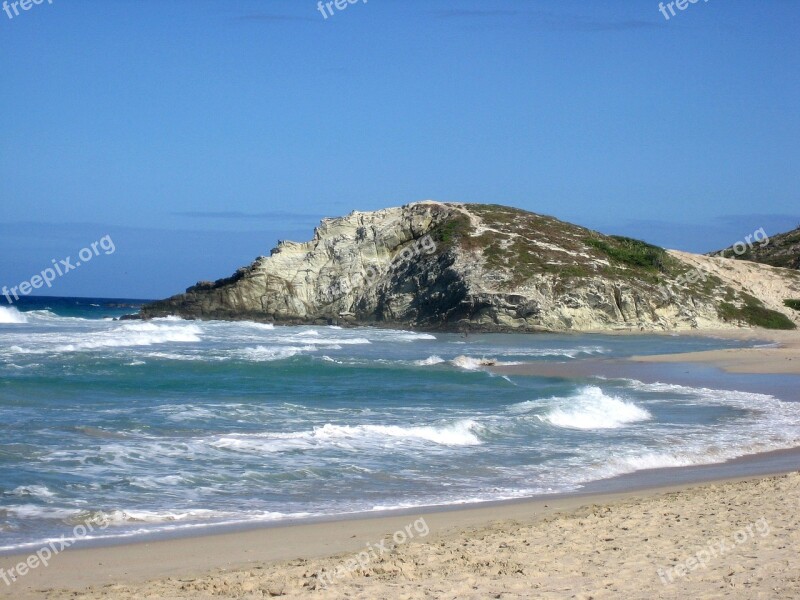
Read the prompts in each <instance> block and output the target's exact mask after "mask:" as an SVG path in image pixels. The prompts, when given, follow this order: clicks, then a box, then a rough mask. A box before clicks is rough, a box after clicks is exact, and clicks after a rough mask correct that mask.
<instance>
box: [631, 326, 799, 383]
mask: <svg viewBox="0 0 800 600" xmlns="http://www.w3.org/2000/svg"><path fill="white" fill-rule="evenodd" d="M700 334H701V335H707V336H713V337H721V338H726V339H745V340H764V341H771V342H773V343H774V344H775V347H762V348H734V349H727V350H709V351H706V352H688V353H685V354H659V355H655V356H634V357H633V358H632V359H631V360H633V361H636V362H664V363H706V364H710V365H714V366H715V367H719V368H720V369H722V370H724V371H727V372H729V373H757V374H771V375H773V374H784V375H800V331H774V330H762V329H758V330H728V329H726V330H721V331H710V332H701V333H700ZM684 335H697V334H696V333H695V332H686V333H685V334H684Z"/></svg>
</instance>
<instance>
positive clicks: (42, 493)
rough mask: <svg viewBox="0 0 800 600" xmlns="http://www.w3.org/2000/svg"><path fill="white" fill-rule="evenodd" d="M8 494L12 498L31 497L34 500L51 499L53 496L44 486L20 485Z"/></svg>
mask: <svg viewBox="0 0 800 600" xmlns="http://www.w3.org/2000/svg"><path fill="white" fill-rule="evenodd" d="M10 494H11V495H12V496H22V497H25V496H33V497H35V498H42V499H46V498H52V497H54V496H55V494H54V493H53V492H51V491H50V490H49V489H48V488H47V486H44V485H21V486H19V487H16V488H14V489H13V490H11V492H10Z"/></svg>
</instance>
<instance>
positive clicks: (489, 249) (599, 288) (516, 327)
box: [141, 201, 800, 331]
mask: <svg viewBox="0 0 800 600" xmlns="http://www.w3.org/2000/svg"><path fill="white" fill-rule="evenodd" d="M696 256H697V255H684V253H678V252H674V253H672V252H667V251H665V250H663V249H661V248H658V247H656V246H652V245H650V244H646V243H644V242H640V241H638V240H633V239H629V238H623V237H618V236H606V235H603V234H601V233H598V232H596V231H592V230H589V229H586V228H583V227H579V226H576V225H571V224H569V223H565V222H563V221H559V220H557V219H554V218H552V217H547V216H542V215H538V214H534V213H530V212H526V211H523V210H519V209H515V208H510V207H504V206H498V205H484V204H456V203H441V202H433V201H425V202H416V203H413V204H408V205H406V206H402V207H398V208H388V209H385V210H379V211H376V212H353V213H351V214H349V215H347V216H346V217H341V218H334V219H325V220H323V221H322V223H321V224H320V225H319V227H317V228H316V230H315V231H314V236H313V239H312V240H311V241H309V242H305V243H295V242H280V243H279V244H278V247H277V248H275V249H273V250H272V253H271V255H270V256H269V257H259V258H258V259H256V261H255V262H254V263H253V264H251V265H250V266H248V267H245V268H242V269H239V270H238V271H237V272H236V273H235V274H234V275H233V276H231V277H229V278H227V279H222V280H219V281H216V282H213V283H212V282H201V283H198V284H197V285H195V286H193V287H190V288H189V289H187V290H186V292H185V293H184V294H180V295H177V296H173V297H172V298H168V299H166V300H162V301H158V302H154V303H151V304H149V305H146V306H145V307H144V308H143V309H142V311H141V316H142V317H143V318H152V317H159V316H166V315H179V316H182V317H187V318H200V319H253V320H259V321H268V322H275V323H287V324H289V323H310V324H311V323H313V324H319V323H327V324H340V325H348V324H353V325H355V324H360V325H379V326H392V327H408V328H415V329H439V330H454V331H466V330H479V331H588V330H614V329H619V330H626V329H627V330H630V329H636V330H676V329H692V328H719V327H736V326H748V325H761V326H768V327H781V328H792V327H794V326H795V323H796V319H797V318H798V313H797V312H796V311H792V310H791V309H789V308H787V307H785V306H783V304H782V303H781V302H779V301H778V300H782V298H781V296H783V295H785V296H786V298H797V297H800V273H798V272H797V271H790V270H788V269H771V268H770V267H765V266H762V265H754V269H755V274H753V273H751V272H750V271H749V270H748V277H758V276H760V273H761V271H760V270H762V269H763V270H764V272H767V270H769V277H768V279H769V281H770V282H772V284H771V287H770V289H771V290H773V292H774V293H773V294H772V295H770V297H769V298H768V302H767V304H765V303H764V299H763V298H759V297H758V294H757V293H756V292H754V291H753V289H752V287H753V286H752V285H750V282H748V281H738V280H736V278H735V277H734V278H732V277H722V276H720V275H721V274H724V273H725V272H726V271H725V269H724V268H722V267H719V265H720V264H723V266H724V263H726V262H730V261H727V260H726V259H713V258H709V257H700V259H702V260H700V262H697V261H695V260H694V259H693V258H692V257H696ZM687 257H688V258H687ZM720 261H723V262H722V263H720ZM711 265H713V266H714V268H713V269H712V268H711ZM778 288H779V289H778ZM775 289H778V291H775ZM773 296H774V298H773ZM793 320H794V321H793Z"/></svg>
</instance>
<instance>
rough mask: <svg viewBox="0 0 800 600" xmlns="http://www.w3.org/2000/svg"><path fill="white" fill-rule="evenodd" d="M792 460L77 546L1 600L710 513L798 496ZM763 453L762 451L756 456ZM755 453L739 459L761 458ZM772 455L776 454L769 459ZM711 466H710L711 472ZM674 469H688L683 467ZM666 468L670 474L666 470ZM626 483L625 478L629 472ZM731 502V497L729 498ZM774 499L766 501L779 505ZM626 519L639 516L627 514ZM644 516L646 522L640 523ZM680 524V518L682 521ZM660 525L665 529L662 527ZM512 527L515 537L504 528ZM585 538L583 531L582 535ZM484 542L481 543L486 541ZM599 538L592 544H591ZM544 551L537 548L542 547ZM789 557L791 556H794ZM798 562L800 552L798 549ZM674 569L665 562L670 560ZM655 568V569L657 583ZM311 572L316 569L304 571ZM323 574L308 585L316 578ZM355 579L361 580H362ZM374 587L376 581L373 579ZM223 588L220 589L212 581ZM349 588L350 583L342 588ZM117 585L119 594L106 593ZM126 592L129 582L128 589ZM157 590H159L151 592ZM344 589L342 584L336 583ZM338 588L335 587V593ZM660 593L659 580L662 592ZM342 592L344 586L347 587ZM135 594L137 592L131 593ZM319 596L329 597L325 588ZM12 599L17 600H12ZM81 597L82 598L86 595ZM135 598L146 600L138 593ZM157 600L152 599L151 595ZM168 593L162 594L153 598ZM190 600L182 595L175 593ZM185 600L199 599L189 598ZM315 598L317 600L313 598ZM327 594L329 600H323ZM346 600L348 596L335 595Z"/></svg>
mask: <svg viewBox="0 0 800 600" xmlns="http://www.w3.org/2000/svg"><path fill="white" fill-rule="evenodd" d="M783 452H784V453H786V454H788V455H790V456H787V457H784V458H787V459H788V460H790V461H793V467H792V468H788V469H787V468H783V469H777V470H775V471H773V472H772V473H770V474H762V475H759V476H755V477H754V476H752V475H748V476H737V477H716V478H712V479H704V480H695V481H684V482H682V483H672V484H667V485H664V484H662V485H658V486H653V487H648V486H645V487H640V488H638V489H629V490H627V491H619V490H618V491H611V490H607V491H596V490H595V491H591V492H590V491H586V492H584V493H580V494H571V495H559V496H556V495H554V496H552V497H542V498H536V499H521V500H511V501H502V502H495V503H490V504H489V505H485V506H484V505H479V506H462V507H457V508H450V509H441V510H436V509H427V510H410V511H407V512H404V513H403V514H398V513H395V514H391V515H380V516H374V515H360V516H359V517H357V518H351V519H337V520H330V521H324V522H315V523H299V524H298V523H283V524H281V523H278V524H275V525H272V526H269V527H261V528H254V529H247V530H242V531H231V532H227V533H218V534H211V535H201V536H191V537H183V538H170V539H165V540H158V541H149V542H134V543H128V544H124V545H115V546H107V547H93V548H75V549H71V550H67V551H65V552H64V553H62V554H59V555H58V556H56V557H55V558H54V559H53V560H52V561H51V563H50V565H49V566H48V567H47V568H46V569H42V568H39V569H36V570H32V571H30V572H29V573H28V574H27V575H26V576H25V577H23V578H20V579H19V580H18V581H17V582H16V583H15V584H14V585H13V586H12V587H8V586H5V585H0V597H13V598H19V599H20V600H23V599H28V598H54V599H55V598H59V599H60V598H75V597H83V596H82V594H83V593H89V592H87V590H89V591H90V592H91V593H90V595H88V596H86V597H87V598H99V597H108V596H107V595H106V594H108V593H110V594H111V596H110V597H114V598H128V597H131V598H132V597H134V595H135V594H140V593H160V592H166V591H167V590H172V591H173V592H175V591H176V590H177V589H184V588H185V586H184V585H182V584H186V583H188V582H191V581H200V580H208V581H211V582H214V581H217V580H219V579H220V578H228V577H234V578H235V579H237V580H239V579H241V574H242V573H247V574H248V575H247V576H253V577H260V576H262V575H266V574H267V573H269V572H270V571H275V572H277V573H279V574H280V573H281V572H282V571H283V570H285V569H286V568H288V567H289V566H293V567H295V568H296V567H303V566H306V565H308V566H309V567H310V566H311V565H310V564H309V563H312V562H314V561H317V562H318V563H319V564H320V565H322V568H330V567H331V565H332V564H333V565H338V564H340V563H341V562H342V560H346V559H348V558H349V557H351V556H353V555H354V553H358V552H360V551H362V549H363V548H364V547H365V544H366V543H369V542H375V543H377V542H379V541H380V540H382V539H383V538H385V537H386V536H387V535H390V534H391V532H397V531H403V530H406V531H408V527H409V525H410V524H412V523H415V522H416V523H419V520H420V519H422V520H423V521H424V523H425V527H426V529H428V530H429V532H430V534H431V538H427V534H426V539H425V540H417V541H414V542H413V544H409V546H412V545H416V544H420V545H423V546H425V545H430V546H434V545H435V546H436V547H437V550H438V547H440V546H445V545H446V544H448V543H449V542H451V541H452V539H453V538H454V537H456V538H457V537H459V536H464V535H467V537H469V536H471V535H478V536H480V535H483V534H485V533H487V532H491V531H497V530H500V531H501V532H504V533H508V532H509V531H514V530H516V529H518V528H519V527H520V526H527V527H531V528H534V529H535V528H537V527H538V526H540V525H541V524H543V523H548V522H550V523H558V522H560V521H569V520H571V519H574V518H576V516H580V515H581V513H585V512H586V511H599V512H601V513H604V512H609V511H617V510H622V511H623V512H625V511H630V508H631V506H633V507H637V509H638V507H640V506H641V505H644V506H646V505H648V504H651V503H663V502H665V501H667V502H669V498H670V497H673V496H674V497H677V498H683V499H684V500H685V501H686V502H688V503H689V504H691V505H692V506H694V508H696V509H697V510H699V511H701V512H702V511H703V510H705V509H707V508H708V507H707V506H706V505H705V504H704V503H699V504H698V502H697V500H696V497H698V496H703V495H706V494H709V493H716V492H718V491H719V490H720V489H723V488H725V487H730V486H734V487H736V486H739V487H740V488H742V489H745V490H747V489H750V488H754V487H756V488H757V487H763V486H764V485H771V484H772V483H774V482H777V481H783V480H784V479H785V478H792V481H793V482H794V483H795V484H796V490H795V491H797V490H800V472H798V467H797V465H798V457H800V448H796V449H794V450H792V451H783ZM754 456H760V455H754ZM754 456H751V457H743V458H742V459H736V460H737V461H748V460H753V458H754ZM767 458H772V457H767ZM713 466H714V465H708V466H707V467H713ZM669 470H670V471H673V472H677V471H681V470H684V468H683V467H680V468H672V469H669ZM658 471H664V469H659V470H658ZM623 477H625V476H623ZM723 497H727V495H725V494H723ZM773 500H774V498H765V499H764V501H765V502H768V503H769V502H771V501H773ZM784 500H785V502H784V503H782V504H781V506H779V507H776V508H779V509H785V510H787V511H790V512H791V513H792V514H793V515H794V514H796V513H797V512H798V511H797V510H796V509H797V506H798V501H800V497H798V498H788V497H787V498H785V499H784ZM624 518H625V519H631V518H634V517H632V516H625V517H624ZM636 518H640V517H638V516H637V517H636ZM679 520H680V519H679ZM656 526H657V525H656ZM506 530H509V531H506ZM577 533H578V535H579V536H582V533H581V532H580V531H578V532H577ZM481 539H482V538H481ZM591 541H592V540H587V543H590V542H591ZM537 552H538V551H537ZM789 552H791V550H789ZM25 556H26V555H22V556H21V557H20V556H17V557H9V556H5V557H2V558H0V566H3V567H7V566H10V565H11V564H15V563H16V562H17V561H18V560H23V559H24V558H25ZM792 556H794V554H793V553H792ZM664 562H665V563H666V559H665V561H664ZM656 568H657V565H656V564H655V563H654V564H653V569H652V571H653V573H652V575H653V578H654V580H655V581H656V582H658V578H657V577H656V576H655V569H656ZM301 570H303V571H309V569H308V568H305V569H301ZM315 573H316V571H313V572H312V573H310V574H308V575H307V576H306V578H305V579H306V580H309V578H310V579H315V578H316V575H315ZM350 578H352V579H357V578H358V576H357V575H351V576H350ZM367 581H369V580H367ZM210 585H212V586H215V585H216V584H214V583H211V584H210ZM342 585H344V584H342ZM798 585H800V583H799V584H798ZM107 586H113V591H112V590H110V589H107ZM126 586H130V587H129V589H128V588H127V587H126ZM151 588H152V589H151ZM300 588H301V590H300V591H302V592H303V594H305V593H310V592H311V589H313V586H311V587H309V585H308V581H306V582H305V584H303V585H301V586H300ZM336 588H338V585H337V586H336ZM336 588H334V591H335V589H336ZM659 588H660V584H659V586H658V587H657V588H656V589H659ZM248 591H252V590H251V589H249V588H248V586H244V588H243V590H242V593H241V594H239V593H232V594H231V595H226V596H223V597H229V598H246V597H253V596H248V595H247V594H246V592H248ZM340 591H341V590H340ZM127 593H131V594H132V595H131V596H128V595H127ZM319 593H325V590H322V591H321V592H319ZM9 594H10V595H9ZM79 594H80V595H79ZM136 597H140V596H138V595H136ZM151 597H152V596H151ZM155 597H161V596H155ZM170 597H184V596H170ZM185 597H187V598H190V597H191V598H193V597H196V596H193V595H191V594H190V595H187V596H185ZM315 597H320V596H317V595H316V593H315ZM322 597H327V596H322ZM335 597H340V596H335Z"/></svg>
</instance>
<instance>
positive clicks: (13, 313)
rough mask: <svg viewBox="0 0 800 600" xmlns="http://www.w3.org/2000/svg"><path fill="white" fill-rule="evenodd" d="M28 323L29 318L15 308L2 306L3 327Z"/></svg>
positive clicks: (1, 318) (0, 321) (1, 319)
mask: <svg viewBox="0 0 800 600" xmlns="http://www.w3.org/2000/svg"><path fill="white" fill-rule="evenodd" d="M27 322H28V318H27V317H26V316H25V315H23V314H22V313H21V312H19V311H18V310H17V309H16V308H14V307H13V306H0V323H2V324H3V325H6V324H20V323H27Z"/></svg>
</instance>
